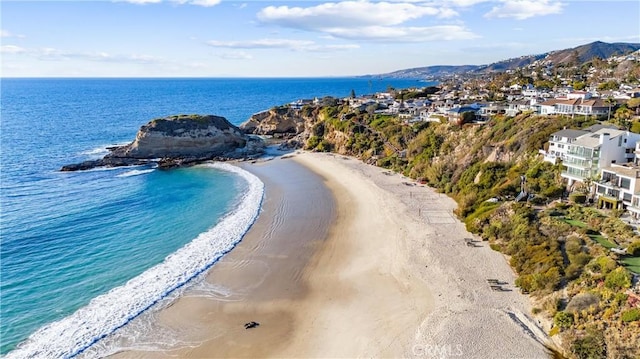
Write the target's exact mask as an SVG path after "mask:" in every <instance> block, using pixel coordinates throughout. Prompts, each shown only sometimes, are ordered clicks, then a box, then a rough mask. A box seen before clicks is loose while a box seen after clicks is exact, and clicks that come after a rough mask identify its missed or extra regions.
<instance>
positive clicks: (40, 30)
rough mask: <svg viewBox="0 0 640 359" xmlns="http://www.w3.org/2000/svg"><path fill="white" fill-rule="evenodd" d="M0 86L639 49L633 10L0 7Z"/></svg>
mask: <svg viewBox="0 0 640 359" xmlns="http://www.w3.org/2000/svg"><path fill="white" fill-rule="evenodd" d="M0 6H1V17H2V18H1V20H2V21H1V24H2V25H1V37H0V41H1V45H0V46H1V47H0V50H1V56H2V67H1V70H2V73H1V75H2V76H3V77H229V76H232V77H299V76H312V77H315V76H351V75H364V74H376V73H386V72H391V71H395V70H399V69H405V68H412V67H420V66H430V65H463V64H475V65H479V64H487V63H491V62H495V61H500V60H504V59H507V58H512V57H517V56H520V55H527V54H537V53H543V52H547V51H551V50H558V49H564V48H569V47H575V46H579V45H583V44H586V43H589V42H592V41H596V40H600V41H605V42H636V43H637V42H640V2H639V1H626V0H624V1H615V0H614V1H557V0H429V1H425V0H386V1H377V0H376V1H374V0H355V1H287V0H259V1H258V0H245V1H235V0H119V1H112V2H109V1H62V2H58V1H35V2H30V1H2V2H1V4H0Z"/></svg>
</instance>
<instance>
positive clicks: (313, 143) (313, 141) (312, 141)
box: [307, 136, 320, 150]
mask: <svg viewBox="0 0 640 359" xmlns="http://www.w3.org/2000/svg"><path fill="white" fill-rule="evenodd" d="M319 143H320V137H318V136H311V137H309V139H308V140H307V149H308V150H313V149H314V148H316V147H317V146H318V144H319Z"/></svg>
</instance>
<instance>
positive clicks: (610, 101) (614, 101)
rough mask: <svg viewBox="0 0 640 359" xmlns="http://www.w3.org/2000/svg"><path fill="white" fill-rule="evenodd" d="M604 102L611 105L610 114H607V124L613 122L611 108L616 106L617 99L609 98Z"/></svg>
mask: <svg viewBox="0 0 640 359" xmlns="http://www.w3.org/2000/svg"><path fill="white" fill-rule="evenodd" d="M604 102H605V103H606V104H607V105H609V112H608V113H607V122H609V120H611V107H613V106H615V105H616V99H615V98H613V97H607V98H606V99H605V100H604Z"/></svg>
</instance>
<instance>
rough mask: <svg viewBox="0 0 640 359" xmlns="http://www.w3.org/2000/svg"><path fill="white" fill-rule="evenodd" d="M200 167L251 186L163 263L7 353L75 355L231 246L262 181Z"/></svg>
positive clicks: (253, 209) (247, 223) (253, 214)
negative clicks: (228, 210) (231, 207)
mask: <svg viewBox="0 0 640 359" xmlns="http://www.w3.org/2000/svg"><path fill="white" fill-rule="evenodd" d="M204 166H208V167H213V168H217V169H221V170H225V171H229V172H233V173H235V174H237V175H239V176H240V177H242V178H243V179H244V180H246V181H247V182H248V184H249V188H248V190H247V191H246V192H244V193H243V194H242V198H241V201H240V204H239V205H238V207H237V209H236V210H235V211H233V212H231V213H229V214H227V215H226V216H225V217H223V218H222V219H221V220H220V221H219V222H218V224H217V225H216V226H215V227H213V228H211V229H210V230H208V231H207V232H204V233H201V234H200V235H199V236H198V237H197V238H195V239H194V240H193V241H191V242H190V243H188V244H187V245H185V246H184V247H182V248H181V249H179V250H178V251H176V252H175V253H173V254H171V255H169V256H167V258H165V260H164V261H163V262H162V263H160V264H158V265H156V266H155V267H152V268H150V269H149V270H147V271H145V272H144V273H142V274H141V275H139V276H137V277H135V278H133V279H131V280H130V281H129V282H127V283H126V284H124V285H123V286H120V287H117V288H114V289H112V290H111V291H109V292H108V293H106V294H103V295H100V296H98V297H96V298H94V299H93V300H92V301H91V302H90V303H89V304H88V305H87V306H85V307H83V308H81V309H79V310H78V311H76V312H75V313H73V314H72V315H70V316H68V317H66V318H64V319H62V320H59V321H57V322H54V323H51V324H48V325H46V326H44V327H42V328H40V329H39V330H38V331H36V332H35V333H33V334H32V335H31V336H30V337H29V338H28V339H27V340H26V341H25V342H23V343H21V344H20V345H19V346H18V348H16V349H15V350H13V351H12V352H10V353H9V354H8V355H7V356H6V358H70V357H74V356H76V355H78V354H80V353H82V352H83V351H85V350H87V348H89V347H91V346H92V345H93V344H95V343H96V342H98V341H100V340H101V339H103V338H105V337H106V336H108V335H109V334H111V333H113V332H115V331H116V330H118V329H119V328H121V327H123V326H125V325H126V324H127V323H129V322H130V321H131V320H133V319H134V318H136V317H137V316H138V315H140V314H141V313H143V312H144V311H146V310H147V309H149V308H151V307H152V306H153V305H154V304H156V303H158V302H160V301H161V300H162V299H163V298H165V297H167V296H168V295H169V294H171V293H172V292H174V291H175V290H176V289H179V288H182V287H183V286H184V285H185V284H186V283H187V282H189V281H190V280H191V279H193V278H195V277H196V276H198V275H199V274H201V273H203V272H204V271H206V270H207V269H208V268H210V267H211V266H212V265H213V264H215V263H216V262H217V261H218V260H219V259H220V258H221V257H222V256H223V255H225V254H226V253H228V252H229V251H230V250H231V249H233V248H234V247H235V246H236V245H237V244H238V243H239V242H240V240H242V237H243V236H244V234H245V233H246V232H247V230H248V229H249V228H250V227H251V225H252V224H253V222H254V221H255V220H256V218H257V216H258V214H259V212H260V207H261V205H262V198H263V195H264V184H263V183H262V182H261V181H260V179H258V178H257V177H256V176H254V175H253V174H251V173H249V172H247V171H245V170H242V169H240V168H238V167H234V166H232V165H229V164H223V163H215V164H208V165H204Z"/></svg>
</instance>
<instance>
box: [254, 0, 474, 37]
mask: <svg viewBox="0 0 640 359" xmlns="http://www.w3.org/2000/svg"><path fill="white" fill-rule="evenodd" d="M461 1H462V0H461ZM465 1H470V0H465ZM425 16H430V17H436V18H451V17H455V16H458V13H457V12H456V11H455V10H453V9H452V8H451V7H449V6H443V7H435V6H431V5H425V3H424V2H419V3H418V2H412V1H410V0H409V1H407V0H405V1H395V2H389V1H382V2H371V1H367V0H360V1H342V2H336V3H323V4H320V5H316V6H310V7H304V8H303V7H289V6H268V7H266V8H263V9H262V10H260V12H258V14H257V17H258V20H259V21H260V22H261V23H263V24H268V25H276V26H281V27H286V28H292V29H298V30H305V31H313V32H320V33H323V34H324V36H327V35H329V36H331V37H332V38H343V39H358V40H373V41H396V42H419V41H436V40H464V39H473V38H477V35H475V34H473V33H472V32H471V31H469V30H467V29H466V28H464V27H463V26H457V25H440V26H427V27H425V26H401V25H402V24H404V23H406V22H409V21H412V20H417V19H420V18H423V17H425Z"/></svg>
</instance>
